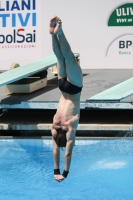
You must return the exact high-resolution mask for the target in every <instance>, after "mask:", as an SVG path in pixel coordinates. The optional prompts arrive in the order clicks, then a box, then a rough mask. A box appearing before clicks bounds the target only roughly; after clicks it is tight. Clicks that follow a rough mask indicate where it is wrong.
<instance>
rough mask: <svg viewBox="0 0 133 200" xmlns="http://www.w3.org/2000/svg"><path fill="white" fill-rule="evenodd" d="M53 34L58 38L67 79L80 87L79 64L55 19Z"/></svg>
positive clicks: (59, 23) (60, 24)
mask: <svg viewBox="0 0 133 200" xmlns="http://www.w3.org/2000/svg"><path fill="white" fill-rule="evenodd" d="M56 20H57V22H56V27H55V29H54V33H55V34H56V35H57V36H58V38H59V44H60V50H61V53H62V55H63V56H64V58H65V64H66V73H67V79H68V80H69V81H70V82H71V83H72V84H74V85H76V86H79V87H82V81H83V75H82V70H81V68H80V66H79V64H78V63H77V62H76V60H75V57H74V54H73V52H72V50H71V47H70V45H69V43H68V41H67V39H66V37H65V35H64V32H63V29H62V23H61V20H60V19H59V18H58V17H57V18H56Z"/></svg>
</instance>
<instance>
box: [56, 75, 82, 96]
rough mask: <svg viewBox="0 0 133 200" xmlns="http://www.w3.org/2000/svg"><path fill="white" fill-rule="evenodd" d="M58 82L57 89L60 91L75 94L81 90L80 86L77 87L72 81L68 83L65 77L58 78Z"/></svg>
mask: <svg viewBox="0 0 133 200" xmlns="http://www.w3.org/2000/svg"><path fill="white" fill-rule="evenodd" d="M58 84H59V89H60V90H61V91H62V92H65V93H68V94H77V93H79V92H81V90H82V87H78V86H76V85H73V84H72V83H70V82H69V81H68V80H67V78H61V79H59V80H58Z"/></svg>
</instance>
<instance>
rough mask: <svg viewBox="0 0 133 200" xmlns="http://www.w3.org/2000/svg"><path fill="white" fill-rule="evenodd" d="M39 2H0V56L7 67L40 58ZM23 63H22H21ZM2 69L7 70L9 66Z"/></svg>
mask: <svg viewBox="0 0 133 200" xmlns="http://www.w3.org/2000/svg"><path fill="white" fill-rule="evenodd" d="M40 8H41V1H37V0H28V1H27V0H18V1H15V0H10V1H7V0H2V1H0V30H1V31H0V55H1V61H3V64H4V61H5V63H6V61H7V60H9V61H10V62H9V65H10V64H11V63H12V62H21V64H23V63H26V62H24V61H27V60H33V59H38V58H40V57H41V23H40V22H41V14H39V13H40ZM22 61H23V62H22ZM9 65H8V66H6V65H5V67H3V70H6V69H7V70H8V69H9V67H10V66H9Z"/></svg>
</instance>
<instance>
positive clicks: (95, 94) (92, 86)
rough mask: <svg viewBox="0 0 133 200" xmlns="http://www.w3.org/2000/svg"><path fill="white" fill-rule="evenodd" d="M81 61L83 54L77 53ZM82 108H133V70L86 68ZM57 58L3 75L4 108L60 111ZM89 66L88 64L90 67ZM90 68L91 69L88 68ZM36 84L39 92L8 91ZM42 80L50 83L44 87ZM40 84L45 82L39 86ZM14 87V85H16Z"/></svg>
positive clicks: (0, 99)
mask: <svg viewBox="0 0 133 200" xmlns="http://www.w3.org/2000/svg"><path fill="white" fill-rule="evenodd" d="M74 56H75V58H76V59H78V60H77V61H78V62H79V56H80V55H79V54H74ZM80 63H81V67H82V72H83V89H82V93H81V102H80V109H81V110H83V109H133V96H132V95H133V89H132V85H133V70H132V69H83V66H82V60H81V61H80ZM56 64H57V59H56V56H55V55H54V54H53V55H51V56H48V57H45V58H42V59H40V60H37V61H34V62H32V63H30V64H27V65H24V66H19V67H17V68H14V69H12V70H8V71H6V72H3V73H1V74H0V109H51V110H55V109H57V106H58V102H59V99H60V95H61V92H60V90H59V88H58V78H57V71H56ZM86 67H87V65H86ZM88 67H90V66H88ZM27 80H28V84H31V83H30V81H31V82H32V83H34V84H36V85H37V86H36V89H35V90H30V91H29V92H26V90H24V91H21V90H22V89H21V90H20V88H19V89H18V91H17V92H11V91H5V86H7V85H8V86H10V85H18V82H19V83H20V82H21V84H22V85H21V84H20V85H21V86H22V88H24V86H23V84H24V85H26V84H27V82H26V81H27ZM42 80H43V81H44V80H45V81H46V82H45V83H44V85H43V84H42ZM38 81H41V82H40V84H42V86H41V87H40V86H39V83H38ZM13 87H14V86H13Z"/></svg>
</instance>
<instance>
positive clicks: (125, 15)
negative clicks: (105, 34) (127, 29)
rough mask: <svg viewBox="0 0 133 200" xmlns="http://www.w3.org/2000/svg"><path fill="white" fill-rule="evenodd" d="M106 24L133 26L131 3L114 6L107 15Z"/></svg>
mask: <svg viewBox="0 0 133 200" xmlns="http://www.w3.org/2000/svg"><path fill="white" fill-rule="evenodd" d="M108 26H133V3H127V4H123V5H121V6H119V7H118V8H116V9H115V10H114V11H113V12H112V14H111V16H110V17H109V20H108Z"/></svg>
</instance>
